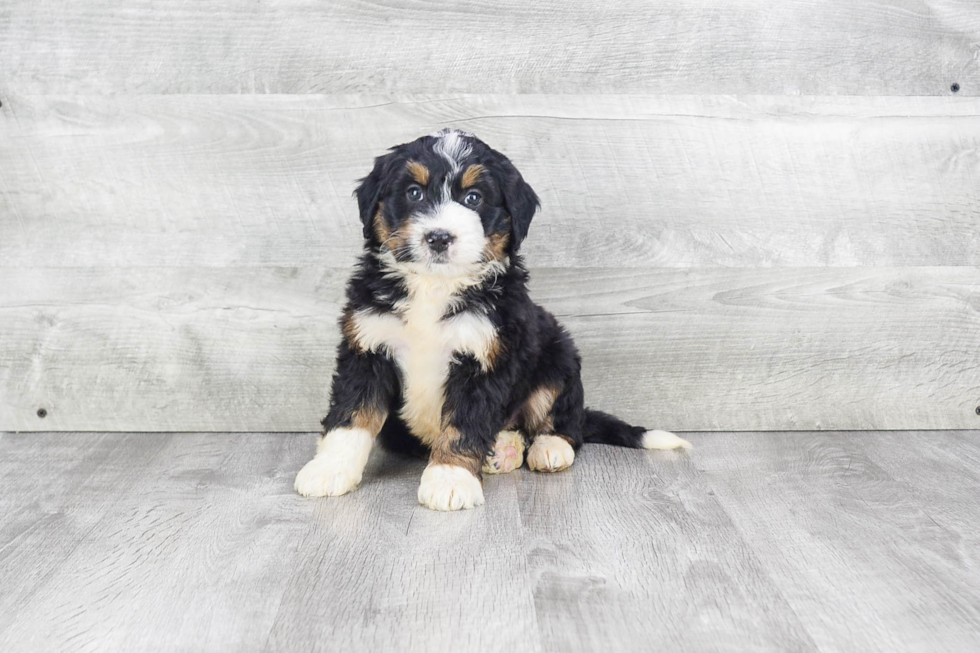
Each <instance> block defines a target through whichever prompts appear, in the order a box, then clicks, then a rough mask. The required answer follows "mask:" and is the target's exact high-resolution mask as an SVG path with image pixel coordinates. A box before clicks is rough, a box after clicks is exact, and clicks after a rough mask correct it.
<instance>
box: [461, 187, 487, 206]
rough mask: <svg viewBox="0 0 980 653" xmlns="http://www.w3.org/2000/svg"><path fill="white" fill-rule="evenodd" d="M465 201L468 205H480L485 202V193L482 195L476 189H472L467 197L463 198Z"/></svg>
mask: <svg viewBox="0 0 980 653" xmlns="http://www.w3.org/2000/svg"><path fill="white" fill-rule="evenodd" d="M463 202H464V203H465V204H466V206H480V204H482V203H483V195H480V194H479V193H478V192H476V191H475V190H471V191H470V192H468V193H467V194H466V197H464V198H463Z"/></svg>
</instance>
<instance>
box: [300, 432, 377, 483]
mask: <svg viewBox="0 0 980 653" xmlns="http://www.w3.org/2000/svg"><path fill="white" fill-rule="evenodd" d="M373 444H374V438H373V437H371V434H370V433H368V432H367V431H365V430H364V429H356V428H339V429H334V430H333V431H331V432H330V433H327V434H326V435H325V436H324V437H323V439H321V440H320V442H319V444H317V454H316V456H315V457H314V458H313V460H311V461H310V462H308V463H306V465H304V466H303V469H301V470H299V474H297V475H296V482H295V483H294V484H293V487H295V488H296V491H297V492H299V493H300V494H302V495H303V496H306V497H339V496H340V495H342V494H347V493H348V492H350V491H351V490H353V489H354V488H355V487H357V484H358V483H360V482H361V475H362V474H363V473H364V466H365V465H366V464H367V459H368V456H369V455H370V454H371V446H372V445H373Z"/></svg>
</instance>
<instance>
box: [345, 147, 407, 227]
mask: <svg viewBox="0 0 980 653" xmlns="http://www.w3.org/2000/svg"><path fill="white" fill-rule="evenodd" d="M403 158H404V157H402V156H400V155H399V154H398V153H397V152H396V151H395V148H392V149H391V151H389V152H388V154H383V155H381V156H379V157H378V158H376V159H375V160H374V169H373V170H371V174H369V175H368V176H367V177H362V178H361V179H358V180H357V181H358V186H357V188H356V189H355V190H354V195H355V196H357V208H358V210H359V211H360V214H361V224H362V225H364V237H365V238H371V236H372V235H373V234H374V229H373V226H374V216H375V214H376V213H377V212H378V203H379V202H380V201H381V198H382V197H384V196H385V195H386V194H387V193H388V190H389V188H390V183H391V181H390V180H391V177H392V172H393V171H394V168H395V165H397V163H398V162H399V161H400V160H401V159H403Z"/></svg>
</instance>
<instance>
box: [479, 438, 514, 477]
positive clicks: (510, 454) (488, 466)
mask: <svg viewBox="0 0 980 653" xmlns="http://www.w3.org/2000/svg"><path fill="white" fill-rule="evenodd" d="M523 464H524V435H523V434H522V433H521V432H520V431H501V432H500V433H498V434H497V441H496V442H495V443H494V445H493V449H492V450H491V451H490V455H489V456H487V460H486V462H485V463H483V473H484V474H509V473H510V472H512V471H514V470H515V469H517V468H518V467H520V466H521V465H523Z"/></svg>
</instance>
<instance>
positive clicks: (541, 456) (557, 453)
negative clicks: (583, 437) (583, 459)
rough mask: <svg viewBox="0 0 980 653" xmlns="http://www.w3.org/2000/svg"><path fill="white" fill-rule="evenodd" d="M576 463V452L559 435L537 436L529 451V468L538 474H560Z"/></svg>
mask: <svg viewBox="0 0 980 653" xmlns="http://www.w3.org/2000/svg"><path fill="white" fill-rule="evenodd" d="M574 461H575V450H574V449H572V445H570V444H569V443H568V440H566V439H565V438H562V437H559V436H557V435H538V436H535V438H534V442H532V443H531V448H530V449H528V450H527V466H528V467H530V468H531V469H533V470H534V471H536V472H560V471H561V470H563V469H566V468H568V467H570V466H571V464H572V463H573V462H574Z"/></svg>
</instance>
